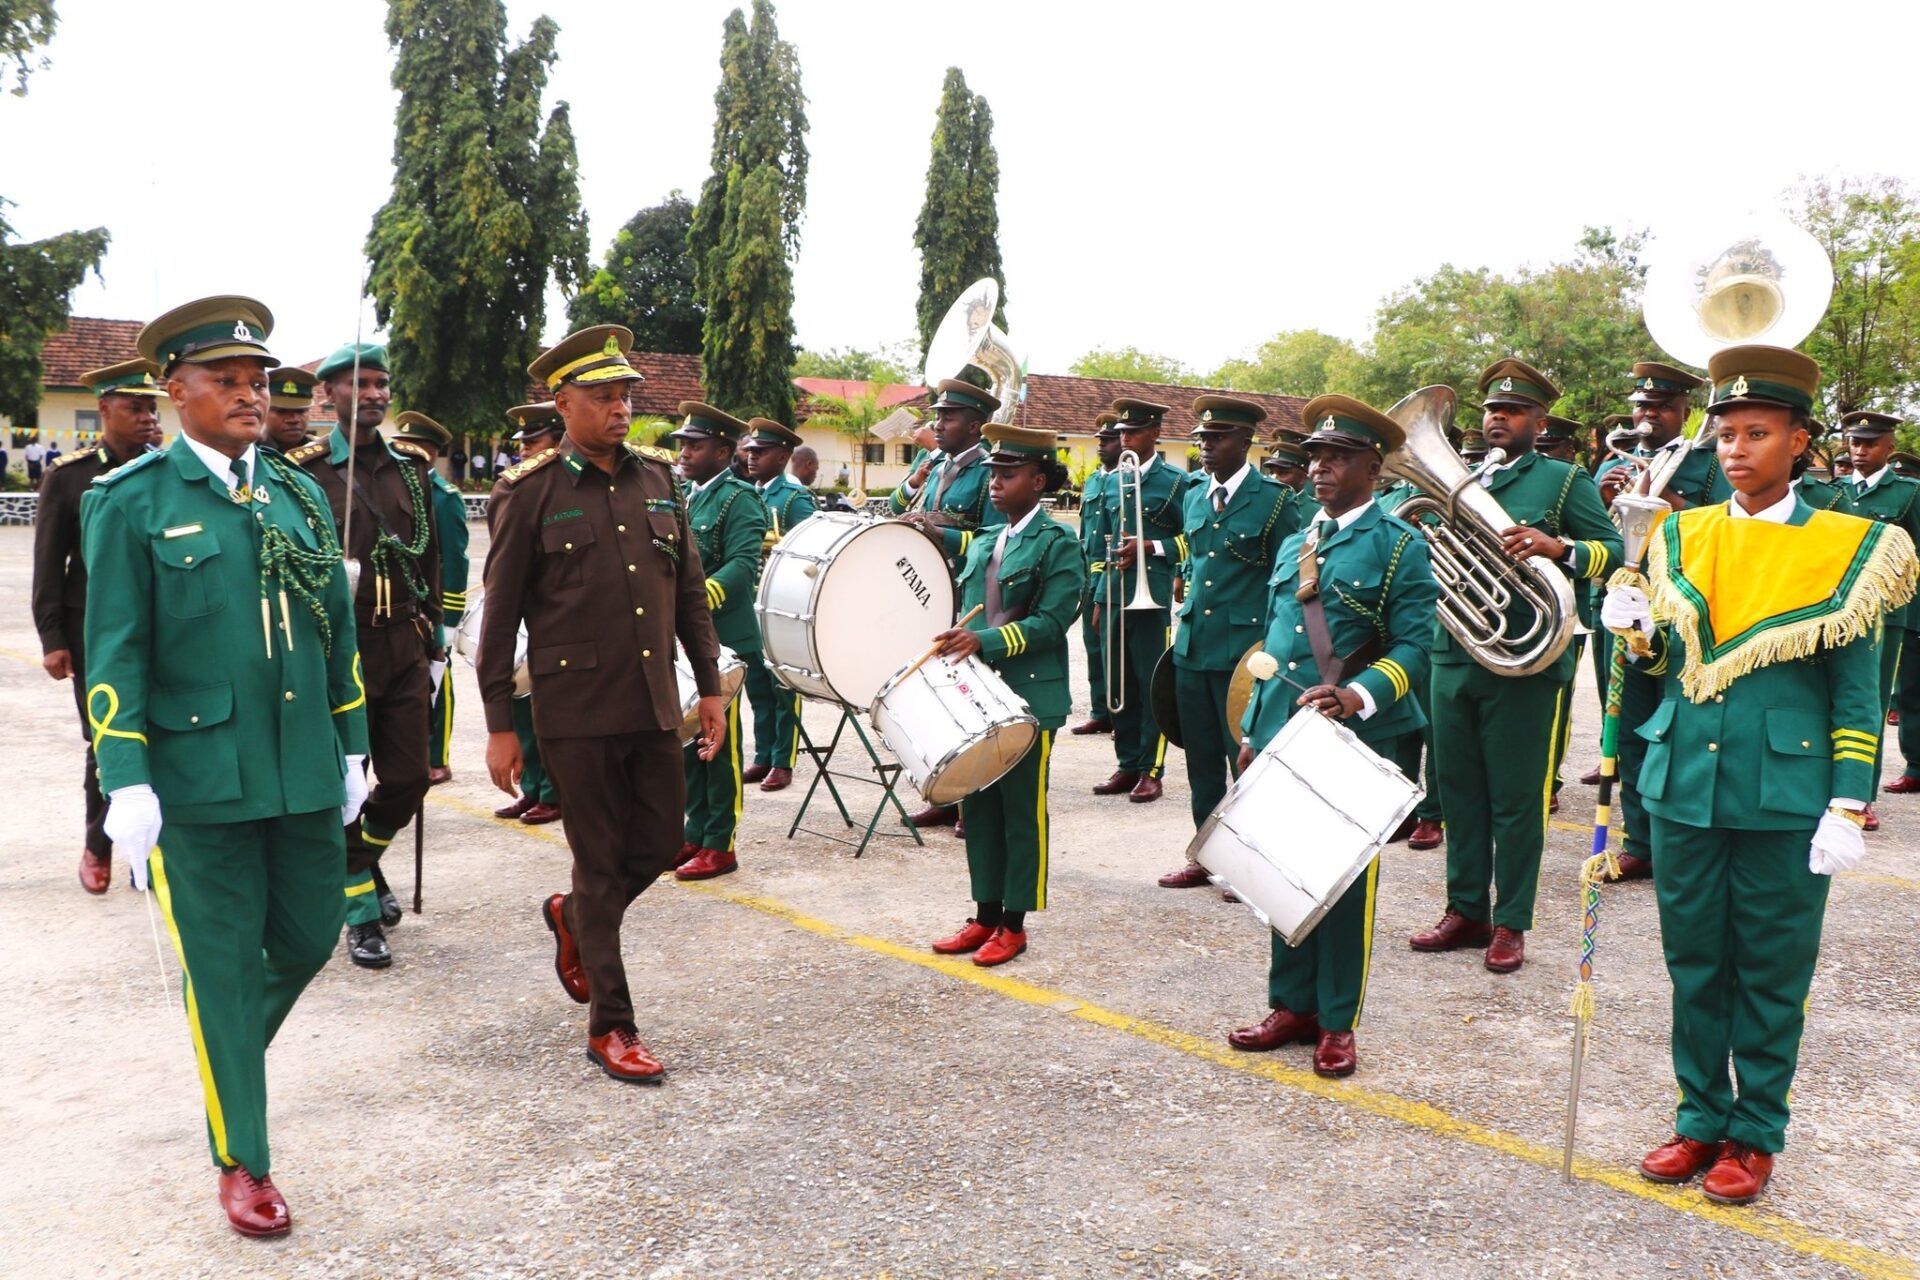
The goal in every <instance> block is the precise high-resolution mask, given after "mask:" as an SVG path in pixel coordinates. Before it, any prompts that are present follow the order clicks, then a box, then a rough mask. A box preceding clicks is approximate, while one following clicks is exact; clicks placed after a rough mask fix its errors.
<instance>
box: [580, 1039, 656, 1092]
mask: <svg viewBox="0 0 1920 1280" xmlns="http://www.w3.org/2000/svg"><path fill="white" fill-rule="evenodd" d="M587 1056H588V1057H589V1058H591V1059H593V1061H594V1062H595V1063H596V1064H597V1065H598V1066H599V1068H600V1069H601V1070H602V1071H604V1072H606V1073H607V1074H608V1075H610V1076H612V1077H613V1078H614V1079H615V1080H622V1081H625V1082H626V1083H628V1084H659V1083H660V1077H662V1076H664V1075H666V1074H667V1069H666V1068H665V1067H663V1066H661V1065H660V1059H658V1058H656V1057H654V1056H653V1051H652V1050H651V1049H649V1048H647V1046H646V1045H644V1044H642V1043H641V1042H640V1037H639V1035H638V1034H637V1033H636V1032H635V1031H634V1030H633V1028H631V1027H615V1028H614V1029H613V1030H611V1031H609V1032H607V1034H605V1035H603V1036H588V1037H587Z"/></svg>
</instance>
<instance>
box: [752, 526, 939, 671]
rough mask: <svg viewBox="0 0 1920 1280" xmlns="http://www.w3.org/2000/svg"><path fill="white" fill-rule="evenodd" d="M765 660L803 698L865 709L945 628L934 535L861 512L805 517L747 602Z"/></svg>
mask: <svg viewBox="0 0 1920 1280" xmlns="http://www.w3.org/2000/svg"><path fill="white" fill-rule="evenodd" d="M754 613H755V615H756V616H757V617H758V619H759V622H760V636H761V641H762V643H763V644H765V646H766V659H767V667H768V668H769V669H770V670H771V671H772V672H773V674H774V676H775V677H776V678H777V679H779V681H780V682H781V683H782V684H784V685H786V686H787V687H788V688H790V689H792V690H794V691H795V692H796V693H799V694H801V695H803V696H805V697H809V698H819V699H822V700H823V701H827V702H837V703H839V704H840V705H841V706H845V707H855V708H859V707H865V706H867V705H869V704H870V703H871V702H872V701H873V699H874V695H875V694H877V693H878V692H879V691H880V686H881V685H882V684H884V683H886V680H887V677H888V676H890V675H892V674H893V673H894V672H896V671H899V670H900V669H901V668H903V667H905V666H906V665H907V664H908V663H910V662H912V661H913V660H914V659H915V658H917V657H919V656H920V655H921V654H923V653H925V652H926V651H927V646H928V644H930V643H931V642H932V640H933V637H934V636H936V635H938V634H939V633H940V632H942V631H945V630H946V629H947V628H948V627H951V626H952V625H953V579H952V577H951V576H950V575H949V574H948V572H947V562H946V558H945V556H943V555H942V554H941V550H940V547H939V546H938V545H937V544H936V543H934V541H933V540H932V539H930V538H928V537H927V536H926V535H925V534H923V533H921V532H920V531H919V530H918V529H915V528H913V527H912V526H910V525H904V524H898V523H894V522H891V521H885V520H874V519H871V518H869V517H867V516H857V515H844V514H839V513H835V512H822V513H820V514H818V515H814V516H809V517H808V518H807V519H805V520H802V521H801V522H800V523H799V524H797V525H795V526H793V528H791V529H789V530H787V533H786V536H784V537H782V538H781V539H780V541H779V542H778V543H777V544H776V545H775V546H774V548H773V553H772V554H771V555H770V556H769V557H768V559H767V565H766V568H765V569H764V570H762V571H761V574H760V594H759V596H758V597H757V598H756V600H755V602H754Z"/></svg>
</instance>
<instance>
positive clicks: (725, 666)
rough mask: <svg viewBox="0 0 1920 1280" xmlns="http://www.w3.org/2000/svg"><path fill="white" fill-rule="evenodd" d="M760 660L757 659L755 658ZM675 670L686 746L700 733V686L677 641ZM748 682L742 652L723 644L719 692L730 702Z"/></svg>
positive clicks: (682, 730) (683, 739) (682, 647)
mask: <svg viewBox="0 0 1920 1280" xmlns="http://www.w3.org/2000/svg"><path fill="white" fill-rule="evenodd" d="M756 661H758V659H756ZM673 674H674V678H675V679H676V680H677V681H678V682H679V685H680V745H681V746H683V747H684V746H687V745H688V744H690V743H691V742H692V741H693V740H694V739H695V738H698V737H699V736H700V686H699V684H698V683H697V682H696V681H695V679H694V675H693V663H692V662H691V661H689V660H688V658H687V650H686V647H685V646H684V645H681V644H679V643H678V642H676V643H675V644H674V650H673ZM746 682H747V664H746V662H745V661H743V660H742V659H741V657H740V655H739V654H737V653H735V652H734V651H733V650H731V649H729V648H727V646H725V645H721V646H720V696H721V698H722V699H723V700H724V702H723V704H722V705H728V704H731V703H732V702H733V700H734V699H735V698H737V697H739V696H740V689H741V687H742V686H743V685H745V684H746Z"/></svg>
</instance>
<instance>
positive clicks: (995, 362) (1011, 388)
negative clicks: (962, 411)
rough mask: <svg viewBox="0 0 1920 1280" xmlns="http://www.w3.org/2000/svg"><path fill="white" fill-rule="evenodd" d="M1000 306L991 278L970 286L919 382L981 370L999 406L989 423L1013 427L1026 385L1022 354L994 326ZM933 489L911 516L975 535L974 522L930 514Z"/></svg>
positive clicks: (931, 347)
mask: <svg viewBox="0 0 1920 1280" xmlns="http://www.w3.org/2000/svg"><path fill="white" fill-rule="evenodd" d="M999 305H1000V286H999V285H998V284H997V283H995V282H994V279H993V277H991V276H988V277H986V278H985V279H982V280H976V281H974V282H973V283H972V284H970V285H968V286H967V288H966V291H965V292H964V293H962V294H961V295H960V296H959V297H958V298H956V299H954V303H953V305H952V306H950V307H948V308H947V314H946V316H945V317H944V318H943V319H942V320H941V321H940V327H939V328H938V329H935V330H934V331H933V341H931V342H929V343H928V344H927V359H926V363H925V364H924V365H923V367H922V368H921V371H920V380H921V382H922V383H923V384H924V385H926V386H929V387H931V386H932V385H934V384H935V383H936V382H938V381H940V379H942V378H964V377H965V376H966V373H967V370H968V369H970V368H971V369H978V370H980V371H981V372H982V373H984V374H986V375H987V378H988V380H989V381H990V382H991V383H992V385H991V386H990V387H988V388H987V389H988V390H989V391H990V392H992V394H993V397H994V399H996V400H998V401H999V402H1000V407H999V408H998V409H996V410H995V411H994V413H993V416H992V417H991V418H989V419H987V421H989V422H998V423H1007V422H1012V421H1013V413H1014V410H1015V409H1017V408H1019V406H1020V391H1021V388H1022V387H1023V386H1024V385H1025V383H1026V374H1025V373H1024V372H1023V371H1022V368H1021V360H1020V354H1019V353H1018V352H1017V351H1015V350H1014V349H1013V345H1012V344H1011V343H1010V342H1008V341H1007V331H1006V330H1005V329H1002V328H1001V327H1000V326H999V325H997V324H995V323H994V322H993V313H994V311H995V310H997V309H998V308H999ZM932 488H933V486H932V485H931V484H929V485H928V486H927V487H926V488H923V489H921V490H920V492H919V493H917V494H915V495H914V497H913V505H912V506H911V507H910V508H909V509H908V514H910V515H914V516H917V517H918V518H919V519H920V520H922V521H923V522H925V523H926V524H928V525H931V526H933V527H935V528H950V529H962V530H966V529H971V528H972V527H973V521H972V520H969V519H966V518H965V517H962V516H955V515H953V514H951V513H950V512H944V511H929V510H927V504H928V503H929V502H931V501H932V493H931V491H932Z"/></svg>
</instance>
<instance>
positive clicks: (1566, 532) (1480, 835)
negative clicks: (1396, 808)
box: [1409, 358, 1620, 973]
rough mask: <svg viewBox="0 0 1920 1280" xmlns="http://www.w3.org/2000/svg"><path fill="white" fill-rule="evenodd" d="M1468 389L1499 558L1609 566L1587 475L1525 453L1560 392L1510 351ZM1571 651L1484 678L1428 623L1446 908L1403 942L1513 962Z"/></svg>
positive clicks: (1580, 573)
mask: <svg viewBox="0 0 1920 1280" xmlns="http://www.w3.org/2000/svg"><path fill="white" fill-rule="evenodd" d="M1480 392H1481V396H1482V398H1483V399H1484V401H1485V409H1484V414H1483V424H1482V434H1483V436H1484V439H1485V442H1486V444H1487V445H1488V446H1489V448H1496V449H1501V450H1504V451H1505V454H1506V457H1505V459H1504V460H1503V461H1501V462H1500V463H1499V464H1498V465H1497V466H1490V467H1481V468H1478V469H1476V471H1475V473H1474V474H1475V475H1476V476H1477V477H1478V479H1479V481H1480V483H1481V484H1482V485H1483V486H1485V487H1486V489H1487V490H1488V492H1490V493H1491V494H1492V495H1493V496H1494V497H1495V498H1496V499H1498V500H1499V502H1500V505H1501V507H1502V509H1504V510H1505V511H1506V513H1507V515H1508V517H1509V518H1510V519H1512V520H1513V521H1515V523H1514V524H1513V525H1512V526H1511V527H1509V528H1506V529H1503V530H1501V531H1500V536H1501V538H1502V539H1503V540H1504V542H1505V545H1506V551H1507V554H1508V555H1510V556H1512V557H1513V558H1514V559H1516V560H1519V559H1526V558H1528V557H1539V558H1543V559H1547V560H1550V561H1552V562H1553V563H1554V564H1555V565H1557V566H1559V567H1560V569H1561V570H1563V571H1565V572H1567V573H1570V574H1571V575H1572V576H1573V577H1575V578H1576V579H1589V578H1597V577H1599V576H1600V575H1601V574H1602V573H1605V572H1606V571H1607V570H1608V569H1609V568H1610V567H1612V566H1616V565H1618V564H1619V563H1620V531H1619V530H1618V529H1616V528H1615V527H1614V524H1613V521H1612V520H1611V519H1609V518H1608V516H1607V509H1606V508H1605V507H1604V506H1602V505H1601V503H1600V493H1599V491H1598V490H1597V489H1595V488H1594V484H1593V479H1592V477H1590V476H1589V475H1587V473H1586V472H1585V471H1583V470H1581V469H1580V468H1579V467H1576V466H1574V465H1572V464H1571V463H1566V462H1557V461H1555V460H1554V459H1552V458H1542V457H1541V456H1540V455H1539V454H1537V453H1535V452H1533V442H1534V436H1535V433H1537V432H1538V431H1539V429H1540V422H1541V420H1542V419H1543V418H1545V417H1546V414H1547V409H1548V407H1549V406H1550V405H1552V403H1553V402H1554V401H1555V400H1557V399H1558V398H1559V396H1560V392H1559V391H1558V390H1557V389H1556V388H1555V387H1554V385H1553V384H1552V383H1551V382H1549V381H1548V380H1547V377H1546V375H1544V374H1542V373H1540V372H1539V371H1538V370H1536V369H1534V368H1532V367H1530V366H1529V365H1527V364H1524V363H1522V362H1521V361H1519V360H1514V359H1510V358H1509V359H1504V360H1498V361H1495V362H1494V363H1493V364H1491V365H1489V366H1488V367H1487V368H1486V369H1485V370H1484V371H1482V373H1481V374H1480ZM1472 434H1473V433H1471V432H1469V433H1468V435H1469V436H1471V435H1472ZM1530 608H1531V606H1530V605H1528V604H1527V603H1525V602H1524V601H1521V600H1515V601H1514V602H1513V604H1512V605H1510V606H1509V621H1510V623H1512V622H1523V621H1525V619H1516V618H1514V617H1513V611H1515V610H1527V609H1530ZM1510 630H1511V631H1512V632H1514V633H1516V634H1517V633H1519V632H1522V631H1525V630H1526V627H1525V626H1524V625H1513V626H1511V627H1510ZM1573 660H1574V659H1573V651H1572V647H1571V646H1569V647H1568V649H1567V652H1566V653H1564V654H1562V655H1561V658H1560V660H1559V661H1558V662H1556V663H1554V665H1553V666H1551V667H1549V668H1548V669H1546V670H1545V671H1541V672H1538V673H1536V674H1534V675H1530V676H1510V675H1496V674H1495V673H1493V672H1491V671H1489V670H1487V669H1486V668H1485V667H1483V666H1481V665H1480V664H1479V663H1478V662H1476V661H1474V659H1473V656H1472V655H1471V654H1470V653H1468V652H1467V651H1466V649H1465V648H1464V647H1462V646H1461V644H1460V643H1459V641H1457V640H1455V639H1454V637H1453V633H1452V632H1450V631H1447V630H1446V629H1445V628H1444V627H1441V628H1439V629H1438V631H1437V634H1436V635H1435V638H1434V646H1433V668H1434V669H1433V680H1432V686H1433V701H1432V703H1431V704H1429V707H1428V711H1429V714H1431V715H1432V717H1433V725H1434V728H1433V735H1434V739H1435V741H1436V742H1438V743H1440V744H1442V745H1441V747H1440V749H1439V750H1437V751H1436V752H1434V772H1435V774H1436V776H1437V777H1438V779H1439V783H1440V802H1441V806H1442V808H1444V809H1445V810H1446V815H1447V907H1446V912H1445V913H1444V914H1443V915H1442V916H1441V917H1440V921H1439V923H1438V924H1436V925H1435V926H1434V927H1433V928H1431V929H1425V930H1422V931H1421V932H1419V933H1416V934H1414V935H1413V937H1412V938H1411V939H1409V942H1410V944H1411V945H1412V947H1413V949H1414V950H1415V951H1453V950H1456V949H1458V948H1461V947H1485V948H1486V957H1485V961H1486V966H1487V968H1488V969H1490V970H1492V971H1493V972H1495V973H1512V972H1513V971H1515V970H1516V969H1518V968H1519V967H1520V966H1521V965H1522V964H1523V963H1524V962H1525V960H1526V931H1527V930H1528V929H1530V928H1532V927H1533V903H1534V895H1535V893H1536V892H1537V890H1538V888H1539V884H1540V855H1541V853H1542V851H1543V850H1544V848H1545V845H1546V835H1547V810H1548V806H1549V804H1550V803H1551V801H1552V794H1553V788H1552V782H1553V767H1552V766H1553V753H1554V743H1555V742H1556V741H1557V740H1558V739H1559V736H1560V720H1561V717H1562V716H1563V715H1565V714H1566V710H1567V699H1566V695H1567V689H1568V687H1569V686H1570V685H1571V683H1572V676H1573ZM1489 882H1492V885H1493V887H1494V889H1495V891H1496V893H1497V901H1496V900H1495V898H1494V897H1493V896H1492V895H1490V894H1489V892H1488V885H1489Z"/></svg>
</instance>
